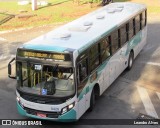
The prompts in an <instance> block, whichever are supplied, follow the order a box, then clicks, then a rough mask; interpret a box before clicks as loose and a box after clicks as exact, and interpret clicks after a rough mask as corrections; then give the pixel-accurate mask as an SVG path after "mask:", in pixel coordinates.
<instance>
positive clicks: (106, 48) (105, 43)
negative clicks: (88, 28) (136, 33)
mask: <svg viewBox="0 0 160 128" xmlns="http://www.w3.org/2000/svg"><path fill="white" fill-rule="evenodd" d="M100 52H101V61H102V62H103V61H105V60H106V59H107V58H108V57H109V56H110V55H111V51H110V43H109V37H107V38H106V39H104V40H102V41H101V42H100Z"/></svg>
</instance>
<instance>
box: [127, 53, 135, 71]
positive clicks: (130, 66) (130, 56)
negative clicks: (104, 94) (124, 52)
mask: <svg viewBox="0 0 160 128" xmlns="http://www.w3.org/2000/svg"><path fill="white" fill-rule="evenodd" d="M133 60H134V54H133V52H132V51H131V52H130V54H129V58H128V67H127V69H128V70H130V69H131V68H132V66H133Z"/></svg>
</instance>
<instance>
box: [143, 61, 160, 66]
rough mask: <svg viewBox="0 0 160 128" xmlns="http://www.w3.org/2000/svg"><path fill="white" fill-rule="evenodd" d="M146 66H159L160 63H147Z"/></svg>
mask: <svg viewBox="0 0 160 128" xmlns="http://www.w3.org/2000/svg"><path fill="white" fill-rule="evenodd" d="M146 64H149V65H155V66H160V63H155V62H147V63H146Z"/></svg>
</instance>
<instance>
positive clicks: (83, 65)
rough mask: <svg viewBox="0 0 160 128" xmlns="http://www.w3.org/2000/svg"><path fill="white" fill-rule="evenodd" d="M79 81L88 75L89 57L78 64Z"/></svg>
mask: <svg viewBox="0 0 160 128" xmlns="http://www.w3.org/2000/svg"><path fill="white" fill-rule="evenodd" d="M78 72H79V82H80V83H81V82H82V81H83V80H84V79H85V78H86V77H87V76H88V61H87V59H84V60H82V61H81V62H80V63H79V64H78Z"/></svg>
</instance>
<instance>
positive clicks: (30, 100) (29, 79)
mask: <svg viewBox="0 0 160 128" xmlns="http://www.w3.org/2000/svg"><path fill="white" fill-rule="evenodd" d="M146 24H147V11H146V6H145V5H143V4H137V3H131V2H124V3H123V2H120V3H111V4H109V5H107V6H105V7H102V8H100V9H98V10H96V11H94V12H92V13H89V14H87V15H85V16H82V17H81V18H79V19H77V20H75V21H72V22H70V23H68V24H66V25H64V26H61V27H60V28H57V29H55V30H53V31H51V32H49V33H47V34H45V35H42V36H40V37H38V38H35V39H33V40H31V41H29V42H27V43H25V44H23V45H22V46H21V47H19V48H18V49H17V53H16V57H15V58H13V60H12V61H10V63H9V64H8V75H9V77H11V78H15V79H16V80H17V88H16V95H17V108H18V112H19V113H20V114H21V115H24V116H27V117H33V118H38V119H47V120H55V121H62V120H65V119H68V120H78V119H79V118H80V117H81V116H82V115H83V114H84V113H85V112H86V111H87V110H92V109H93V108H94V105H95V102H96V99H97V97H99V96H100V95H102V93H103V92H104V91H105V90H106V89H107V88H108V87H109V86H110V85H111V84H112V83H113V82H114V80H115V79H116V78H117V77H118V76H119V75H120V74H121V73H122V72H123V71H124V70H125V69H126V68H128V69H131V67H132V64H133V61H134V59H135V57H136V56H137V55H138V53H139V52H140V51H141V49H142V48H143V47H144V45H145V44H146V37H147V25H146ZM13 61H15V63H16V76H14V77H13V74H12V73H11V71H12V62H13Z"/></svg>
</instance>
